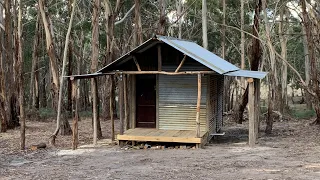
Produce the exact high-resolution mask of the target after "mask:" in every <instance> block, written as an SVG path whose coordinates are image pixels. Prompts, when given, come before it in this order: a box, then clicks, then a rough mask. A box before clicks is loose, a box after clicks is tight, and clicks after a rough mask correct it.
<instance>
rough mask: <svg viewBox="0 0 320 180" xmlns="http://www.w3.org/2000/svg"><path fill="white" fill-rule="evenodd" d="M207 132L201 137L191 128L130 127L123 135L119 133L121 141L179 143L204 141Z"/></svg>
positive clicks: (118, 137) (202, 133)
mask: <svg viewBox="0 0 320 180" xmlns="http://www.w3.org/2000/svg"><path fill="white" fill-rule="evenodd" d="M205 134H206V132H204V131H202V132H201V133H200V137H199V138H197V137H196V132H195V131H191V130H160V129H150V128H135V129H129V130H127V131H125V132H124V134H123V135H118V136H117V139H118V140H121V141H151V142H177V143H202V142H203V139H202V138H203V137H205Z"/></svg>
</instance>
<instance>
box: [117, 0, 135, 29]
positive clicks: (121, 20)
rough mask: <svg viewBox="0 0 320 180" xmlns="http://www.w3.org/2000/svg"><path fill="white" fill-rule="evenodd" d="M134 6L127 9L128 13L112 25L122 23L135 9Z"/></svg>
mask: <svg viewBox="0 0 320 180" xmlns="http://www.w3.org/2000/svg"><path fill="white" fill-rule="evenodd" d="M135 6H136V5H135V4H134V5H133V6H132V7H131V8H130V9H129V11H128V12H127V13H126V14H125V15H124V16H123V18H122V19H120V20H119V21H117V22H115V23H114V25H115V26H116V25H119V24H120V23H122V22H123V21H124V20H125V19H126V18H127V17H128V16H129V14H130V13H131V12H132V11H133V9H134V8H135Z"/></svg>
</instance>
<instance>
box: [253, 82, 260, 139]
mask: <svg viewBox="0 0 320 180" xmlns="http://www.w3.org/2000/svg"><path fill="white" fill-rule="evenodd" d="M254 97H255V98H254V99H255V102H254V103H255V106H254V107H255V120H256V123H257V126H256V127H255V134H256V135H257V137H256V138H257V139H258V136H259V128H260V79H255V80H254Z"/></svg>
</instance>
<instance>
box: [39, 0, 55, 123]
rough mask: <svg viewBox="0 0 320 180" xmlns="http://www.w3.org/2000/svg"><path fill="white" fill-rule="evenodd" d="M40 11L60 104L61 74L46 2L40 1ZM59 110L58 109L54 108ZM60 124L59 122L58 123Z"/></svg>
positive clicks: (53, 80)
mask: <svg viewBox="0 0 320 180" xmlns="http://www.w3.org/2000/svg"><path fill="white" fill-rule="evenodd" d="M39 10H40V13H41V17H42V22H43V26H44V30H45V35H46V46H47V52H48V55H49V59H50V68H51V73H52V84H53V87H52V89H53V102H55V103H58V100H59V87H60V86H59V73H58V65H57V63H58V58H57V54H56V50H55V45H54V43H53V38H52V31H51V24H50V21H49V18H48V16H47V14H46V13H45V10H44V2H43V0H39ZM54 108H55V109H57V107H56V106H55V107H54ZM57 123H59V122H57Z"/></svg>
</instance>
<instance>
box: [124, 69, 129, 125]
mask: <svg viewBox="0 0 320 180" xmlns="http://www.w3.org/2000/svg"><path fill="white" fill-rule="evenodd" d="M127 88H128V87H127V75H125V74H124V75H123V103H124V127H125V128H124V129H125V130H128V129H129V121H128V95H127V93H128V89H127Z"/></svg>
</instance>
